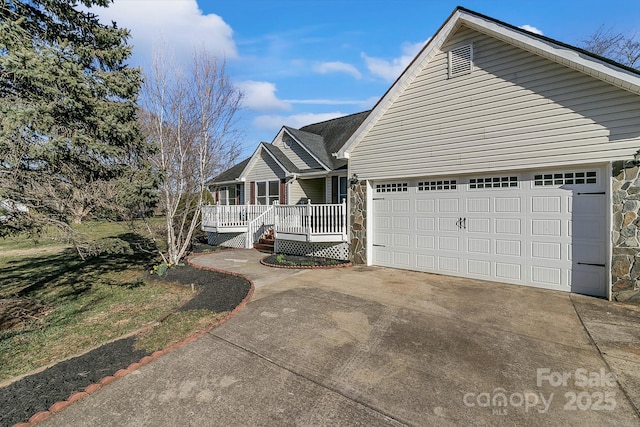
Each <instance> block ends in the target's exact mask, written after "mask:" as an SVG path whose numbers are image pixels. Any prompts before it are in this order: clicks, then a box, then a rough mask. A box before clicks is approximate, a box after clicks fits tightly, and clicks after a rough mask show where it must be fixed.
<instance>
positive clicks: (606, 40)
mask: <svg viewBox="0 0 640 427" xmlns="http://www.w3.org/2000/svg"><path fill="white" fill-rule="evenodd" d="M581 47H582V48H583V49H585V50H588V51H589V52H593V53H595V54H596V55H600V56H604V57H605V58H609V59H612V60H614V61H616V62H619V63H621V64H623V65H626V66H628V67H632V68H638V67H639V66H640V63H639V61H640V40H638V37H637V34H634V35H628V34H624V33H618V32H615V31H614V30H613V29H611V28H606V27H605V26H600V28H598V29H597V30H596V31H594V32H593V33H592V34H591V35H590V36H589V37H587V38H586V39H583V40H581Z"/></svg>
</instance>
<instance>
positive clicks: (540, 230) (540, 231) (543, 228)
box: [531, 219, 562, 237]
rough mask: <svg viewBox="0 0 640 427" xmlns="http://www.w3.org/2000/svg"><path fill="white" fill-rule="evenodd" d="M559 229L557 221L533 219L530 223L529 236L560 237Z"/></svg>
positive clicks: (559, 223)
mask: <svg viewBox="0 0 640 427" xmlns="http://www.w3.org/2000/svg"><path fill="white" fill-rule="evenodd" d="M561 227H562V222H561V220H559V219H534V220H532V221H531V235H533V236H556V237H560V236H561V234H560V231H561V229H562V228H561Z"/></svg>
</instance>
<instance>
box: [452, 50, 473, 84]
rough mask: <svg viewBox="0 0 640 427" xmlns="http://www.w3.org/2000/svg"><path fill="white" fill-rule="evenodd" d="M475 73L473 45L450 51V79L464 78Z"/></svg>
mask: <svg viewBox="0 0 640 427" xmlns="http://www.w3.org/2000/svg"><path fill="white" fill-rule="evenodd" d="M471 71H473V44H467V45H464V46H460V47H457V48H455V49H451V50H450V51H449V78H450V79H451V78H453V77H458V76H463V75H465V74H469V73H470V72H471Z"/></svg>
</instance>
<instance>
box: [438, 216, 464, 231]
mask: <svg viewBox="0 0 640 427" xmlns="http://www.w3.org/2000/svg"><path fill="white" fill-rule="evenodd" d="M438 231H452V232H455V233H458V232H459V231H460V227H459V226H458V217H456V218H438Z"/></svg>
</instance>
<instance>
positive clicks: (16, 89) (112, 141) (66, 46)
mask: <svg viewBox="0 0 640 427" xmlns="http://www.w3.org/2000/svg"><path fill="white" fill-rule="evenodd" d="M109 3H110V0H82V1H78V0H26V1H18V0H5V1H4V5H2V6H0V201H5V205H6V204H9V205H11V204H13V206H15V207H16V209H8V210H7V209H5V216H4V217H3V218H2V221H1V222H0V235H1V234H7V233H9V232H12V231H25V230H32V231H33V230H38V229H40V228H41V227H43V226H48V225H49V226H50V225H54V226H56V227H58V228H59V229H63V230H66V231H71V228H70V226H69V224H70V223H71V222H77V221H79V220H81V219H82V218H83V217H84V216H86V215H89V214H94V215H96V214H98V215H108V214H110V213H112V212H117V211H119V210H121V209H122V208H123V207H134V206H139V205H141V204H143V205H144V204H149V203H153V202H154V200H155V197H156V196H155V192H154V191H153V188H154V186H155V184H156V182H155V180H154V179H153V175H152V173H151V168H150V167H149V166H148V165H149V163H148V159H149V157H150V153H151V152H152V146H151V145H149V143H148V142H146V141H145V139H144V138H142V136H141V134H140V132H139V129H138V127H137V124H136V112H137V106H136V100H137V96H138V91H139V89H140V85H141V71H140V69H138V68H132V67H130V66H128V64H127V60H128V58H129V57H130V55H131V47H130V46H128V44H127V39H128V37H129V33H128V31H127V30H126V29H122V28H118V27H117V25H116V24H115V23H111V24H110V25H104V24H102V23H100V22H99V21H98V18H97V16H95V14H93V13H91V12H90V11H88V9H87V8H89V7H92V6H101V7H107V6H108V5H109ZM82 6H84V7H82ZM24 207H26V208H28V209H29V211H28V213H25V212H22V211H24ZM7 211H8V212H7Z"/></svg>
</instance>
